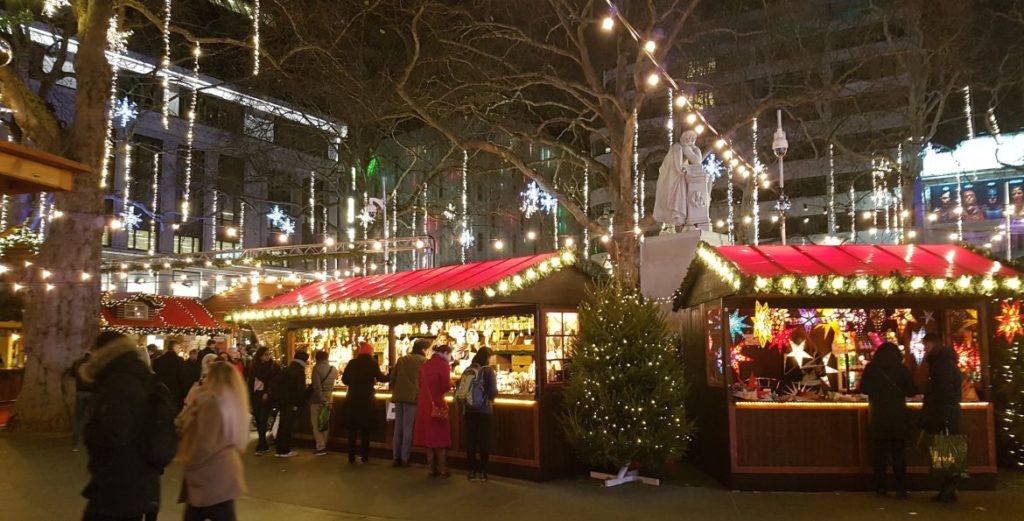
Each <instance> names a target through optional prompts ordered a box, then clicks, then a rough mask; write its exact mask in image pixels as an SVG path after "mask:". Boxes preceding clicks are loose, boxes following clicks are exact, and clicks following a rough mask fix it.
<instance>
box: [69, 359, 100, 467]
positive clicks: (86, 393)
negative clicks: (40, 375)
mask: <svg viewBox="0 0 1024 521" xmlns="http://www.w3.org/2000/svg"><path fill="white" fill-rule="evenodd" d="M91 355H92V353H90V352H89V351H86V352H85V354H84V355H82V358H79V359H78V360H75V363H73V364H71V369H70V373H71V377H72V378H74V379H75V417H74V422H75V424H74V425H73V426H72V430H71V450H73V451H75V452H78V448H79V447H80V446H81V444H82V428H83V427H85V418H86V416H87V414H88V412H89V409H90V404H92V397H93V392H94V391H95V388H94V386H93V385H92V383H88V382H86V381H84V380H82V375H81V373H80V372H79V370H80V369H81V368H82V366H83V365H85V363H86V362H88V361H89V357H90V356H91Z"/></svg>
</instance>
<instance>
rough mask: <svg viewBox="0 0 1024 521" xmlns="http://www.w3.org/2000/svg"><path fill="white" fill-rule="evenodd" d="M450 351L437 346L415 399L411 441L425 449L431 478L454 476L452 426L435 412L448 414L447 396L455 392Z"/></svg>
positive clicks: (448, 348)
mask: <svg viewBox="0 0 1024 521" xmlns="http://www.w3.org/2000/svg"><path fill="white" fill-rule="evenodd" d="M450 353H451V347H449V346H447V345H445V344H441V345H437V346H434V356H432V357H431V358H430V360H427V362H426V363H424V364H423V367H421V368H420V382H419V385H420V392H419V394H418V395H417V397H416V424H415V427H414V431H413V437H412V441H413V444H414V445H416V446H417V447H426V449H427V463H428V464H429V465H430V476H431V477H437V476H441V477H443V478H447V477H449V476H451V474H450V473H449V472H448V461H447V458H448V447H450V446H451V444H452V431H451V425H450V424H449V423H448V418H447V415H445V417H444V418H435V417H434V416H435V415H434V413H433V411H434V410H435V408H439V409H443V410H444V411H446V412H447V410H448V404H447V403H445V401H444V396H445V394H447V393H448V391H449V390H450V389H451V388H452V383H451V377H450V375H451V369H450V366H449V365H448V364H449V356H450Z"/></svg>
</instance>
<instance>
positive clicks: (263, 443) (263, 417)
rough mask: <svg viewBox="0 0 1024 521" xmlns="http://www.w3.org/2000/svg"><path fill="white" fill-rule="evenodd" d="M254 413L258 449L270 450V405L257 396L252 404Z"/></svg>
mask: <svg viewBox="0 0 1024 521" xmlns="http://www.w3.org/2000/svg"><path fill="white" fill-rule="evenodd" d="M252 415H253V417H254V418H255V419H256V435H257V436H258V437H259V441H257V442H256V450H268V449H270V445H269V444H268V443H267V428H268V423H269V421H270V405H268V404H267V402H265V401H263V400H262V399H261V398H260V397H259V396H257V397H256V398H255V399H254V401H253V404H252Z"/></svg>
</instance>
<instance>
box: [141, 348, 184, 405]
mask: <svg viewBox="0 0 1024 521" xmlns="http://www.w3.org/2000/svg"><path fill="white" fill-rule="evenodd" d="M176 344H177V342H175V341H173V340H171V341H170V342H168V343H167V349H165V350H164V351H156V349H155V348H156V346H151V347H153V349H151V350H150V357H151V358H150V364H151V365H152V367H153V372H154V373H156V378H157V379H158V380H160V382H162V383H163V384H164V385H166V386H167V389H168V390H169V391H170V392H171V398H173V399H174V407H175V409H176V410H179V411H180V410H181V407H182V405H184V403H185V395H186V394H188V389H189V388H191V387H192V383H191V382H190V381H189V376H188V372H187V371H186V367H185V361H184V360H182V359H181V357H180V356H178V353H177V352H175V350H174V346H175V345H176Z"/></svg>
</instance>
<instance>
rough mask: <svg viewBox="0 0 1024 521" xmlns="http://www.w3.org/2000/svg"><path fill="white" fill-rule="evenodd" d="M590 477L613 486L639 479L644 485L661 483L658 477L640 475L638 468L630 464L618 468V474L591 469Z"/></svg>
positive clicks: (607, 485) (658, 484)
mask: <svg viewBox="0 0 1024 521" xmlns="http://www.w3.org/2000/svg"><path fill="white" fill-rule="evenodd" d="M590 477H591V478H593V479H600V480H603V481H604V486H606V487H615V486H618V485H624V484H626V483H632V482H634V481H639V482H640V483H643V484H644V485H653V486H655V487H657V486H660V485H661V480H660V479H658V478H648V477H644V476H641V475H640V469H639V468H633V466H632V465H630V464H628V463H627V464H625V465H623V466H622V468H620V469H619V473H618V474H607V473H604V472H597V471H591V472H590Z"/></svg>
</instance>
